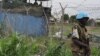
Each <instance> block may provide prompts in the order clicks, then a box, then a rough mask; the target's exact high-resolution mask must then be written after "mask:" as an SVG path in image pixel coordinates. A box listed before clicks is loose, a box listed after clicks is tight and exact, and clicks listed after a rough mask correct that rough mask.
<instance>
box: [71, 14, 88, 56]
mask: <svg viewBox="0 0 100 56" xmlns="http://www.w3.org/2000/svg"><path fill="white" fill-rule="evenodd" d="M88 19H89V17H88V16H87V14H86V13H85V12H80V13H79V14H77V15H76V21H77V22H75V23H74V26H73V28H72V45H71V47H72V54H73V56H90V47H89V38H88V37H87V35H88V34H87V29H86V27H85V26H86V23H87V21H88Z"/></svg>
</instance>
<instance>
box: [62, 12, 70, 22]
mask: <svg viewBox="0 0 100 56" xmlns="http://www.w3.org/2000/svg"><path fill="white" fill-rule="evenodd" d="M63 19H64V22H66V21H68V20H69V15H68V14H64V18H63Z"/></svg>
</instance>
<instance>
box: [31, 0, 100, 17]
mask: <svg viewBox="0 0 100 56" xmlns="http://www.w3.org/2000/svg"><path fill="white" fill-rule="evenodd" d="M31 2H32V3H33V2H34V1H33V0H31ZM59 3H61V4H62V5H63V7H66V6H67V8H66V9H65V13H67V14H69V15H75V14H76V13H77V12H79V11H86V12H87V13H88V14H89V16H90V17H91V18H95V17H96V18H97V17H100V0H52V2H51V1H50V2H48V4H49V5H47V2H44V4H43V5H44V6H49V7H50V5H51V4H52V14H53V15H54V14H55V13H56V12H59V11H60V10H61V8H60V5H59ZM72 7H77V8H72ZM94 7H95V8H94Z"/></svg>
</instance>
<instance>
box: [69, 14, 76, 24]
mask: <svg viewBox="0 0 100 56" xmlns="http://www.w3.org/2000/svg"><path fill="white" fill-rule="evenodd" d="M69 21H70V22H71V23H72V22H75V21H76V15H72V16H71V17H70V20H69Z"/></svg>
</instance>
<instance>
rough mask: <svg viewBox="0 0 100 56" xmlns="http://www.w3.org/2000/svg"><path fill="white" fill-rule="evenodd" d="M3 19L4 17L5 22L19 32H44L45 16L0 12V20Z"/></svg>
mask: <svg viewBox="0 0 100 56" xmlns="http://www.w3.org/2000/svg"><path fill="white" fill-rule="evenodd" d="M4 19H6V22H7V23H6V24H8V23H9V24H10V26H11V27H12V29H13V30H14V31H16V32H19V33H21V34H23V33H24V34H26V33H27V34H28V35H35V36H40V35H45V34H46V20H45V17H35V16H30V15H22V14H18V13H4V12H0V22H2V21H4Z"/></svg>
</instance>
